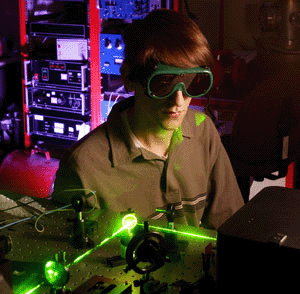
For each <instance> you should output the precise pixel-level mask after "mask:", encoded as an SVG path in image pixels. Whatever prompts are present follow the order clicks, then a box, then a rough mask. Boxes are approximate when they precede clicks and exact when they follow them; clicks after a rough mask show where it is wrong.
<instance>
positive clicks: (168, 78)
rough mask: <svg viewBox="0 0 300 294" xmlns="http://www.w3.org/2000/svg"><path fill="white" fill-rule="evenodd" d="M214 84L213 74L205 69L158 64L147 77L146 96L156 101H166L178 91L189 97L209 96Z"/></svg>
mask: <svg viewBox="0 0 300 294" xmlns="http://www.w3.org/2000/svg"><path fill="white" fill-rule="evenodd" d="M212 84H213V74H212V72H211V70H210V69H208V68H205V67H193V68H179V67H174V66H169V65H165V64H158V65H157V67H156V68H155V70H154V71H153V72H152V73H151V74H150V75H149V76H148V77H147V80H146V94H147V95H148V96H149V97H152V98H155V99H165V98H168V97H169V96H171V95H172V94H173V93H174V92H176V91H182V92H183V93H184V94H185V95H187V96H189V97H201V96H204V95H205V94H207V93H208V92H209V91H210V89H211V87H212Z"/></svg>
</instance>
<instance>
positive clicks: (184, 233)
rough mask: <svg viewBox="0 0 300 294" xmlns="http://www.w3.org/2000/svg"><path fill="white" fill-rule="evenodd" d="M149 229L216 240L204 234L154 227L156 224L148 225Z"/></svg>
mask: <svg viewBox="0 0 300 294" xmlns="http://www.w3.org/2000/svg"><path fill="white" fill-rule="evenodd" d="M138 226H144V225H143V224H138ZM149 229H154V230H157V231H161V232H163V233H172V234H177V235H183V236H187V237H192V238H198V239H204V240H211V241H217V238H216V237H209V236H204V235H200V234H193V233H187V232H182V231H177V230H173V229H168V228H162V227H156V226H150V225H149Z"/></svg>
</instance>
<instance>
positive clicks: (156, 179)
mask: <svg viewBox="0 0 300 294" xmlns="http://www.w3.org/2000/svg"><path fill="white" fill-rule="evenodd" d="M123 37H124V43H125V60H124V62H123V64H122V68H121V77H122V79H123V82H124V85H125V87H126V89H127V90H129V91H134V93H135V95H134V97H131V98H127V99H125V100H123V101H121V102H119V103H117V104H116V105H115V106H114V107H113V109H112V111H111V113H110V114H109V116H108V119H107V122H105V123H103V124H102V125H100V126H98V127H97V128H96V129H94V130H93V131H92V132H91V133H89V134H88V135H87V136H86V137H84V138H83V139H82V140H80V141H79V142H77V143H76V144H74V146H72V148H71V149H70V150H68V152H67V153H66V154H65V156H64V158H63V159H62V160H61V163H60V167H59V170H58V171H57V175H56V180H55V184H54V192H53V195H52V197H53V200H55V201H59V202H68V201H70V194H72V193H68V192H64V191H70V190H72V191H73V190H74V189H75V190H76V189H77V190H78V191H79V190H80V189H86V190H87V191H88V190H93V191H95V192H96V196H97V203H96V208H97V210H99V211H102V210H111V211H114V212H121V211H126V210H127V209H128V208H131V209H133V210H134V212H135V213H136V214H137V215H138V216H141V217H145V218H152V219H160V218H161V217H163V216H164V214H163V213H161V212H157V211H156V209H165V208H166V207H167V206H168V205H169V204H173V206H174V207H175V223H176V222H177V223H182V224H187V225H192V226H196V227H198V226H204V227H207V228H214V229H217V228H218V227H219V226H220V225H221V224H223V222H224V221H225V220H226V219H228V218H229V217H230V216H231V215H233V214H234V213H235V212H236V211H237V210H238V209H239V208H240V207H241V206H242V205H243V200H242V196H241V194H240V191H239V188H238V185H237V182H236V179H235V175H234V173H233V170H232V167H231V164H230V161H229V159H228V156H227V154H226V151H225V149H224V147H223V145H222V143H221V140H220V137H219V134H218V132H217V130H216V128H215V126H214V124H213V123H212V121H211V120H210V119H209V117H207V116H205V115H204V114H203V113H201V112H197V111H195V110H191V109H189V104H190V102H191V99H192V97H200V96H203V95H205V94H207V92H208V91H209V90H210V88H211V85H212V74H211V71H210V67H211V66H212V62H213V61H212V60H213V59H212V56H211V52H210V49H209V45H208V42H207V40H206V38H205V37H204V35H203V34H202V33H201V31H200V30H199V28H198V26H197V25H196V24H195V23H194V22H193V21H192V20H191V19H189V18H188V17H186V16H184V15H182V14H180V13H177V12H174V11H171V10H163V9H162V10H156V11H153V12H151V13H150V14H149V15H148V16H147V17H146V18H145V19H144V20H142V21H139V22H134V23H133V24H131V25H130V26H129V28H128V29H127V30H126V32H125V33H124V36H123ZM87 193H88V192H87ZM87 201H88V202H89V203H90V205H93V201H94V200H93V198H92V197H90V198H88V199H87Z"/></svg>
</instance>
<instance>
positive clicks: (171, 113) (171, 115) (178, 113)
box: [163, 110, 182, 118]
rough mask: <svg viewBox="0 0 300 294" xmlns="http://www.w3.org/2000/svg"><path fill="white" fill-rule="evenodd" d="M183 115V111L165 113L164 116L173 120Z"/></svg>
mask: <svg viewBox="0 0 300 294" xmlns="http://www.w3.org/2000/svg"><path fill="white" fill-rule="evenodd" d="M181 113H182V111H168V110H167V111H163V114H165V115H167V116H169V117H173V118H176V117H179V116H180V115H181Z"/></svg>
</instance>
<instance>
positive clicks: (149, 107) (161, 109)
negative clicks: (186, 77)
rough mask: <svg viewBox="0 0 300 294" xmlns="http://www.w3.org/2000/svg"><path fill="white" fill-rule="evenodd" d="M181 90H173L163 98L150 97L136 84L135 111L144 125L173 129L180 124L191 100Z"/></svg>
mask: <svg viewBox="0 0 300 294" xmlns="http://www.w3.org/2000/svg"><path fill="white" fill-rule="evenodd" d="M191 99H192V98H191V97H188V96H186V95H185V94H184V93H183V92H182V91H176V92H174V93H173V94H172V95H171V96H170V97H168V98H165V99H154V98H150V97H148V96H147V95H146V94H145V90H144V88H143V87H142V86H141V85H140V84H138V86H137V87H136V89H135V111H139V114H140V115H139V117H141V118H142V119H143V121H142V123H143V124H144V126H148V127H149V128H158V129H160V130H175V129H177V128H178V127H180V126H181V124H182V121H183V119H184V117H185V115H186V113H187V110H188V107H189V105H190V102H191Z"/></svg>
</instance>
